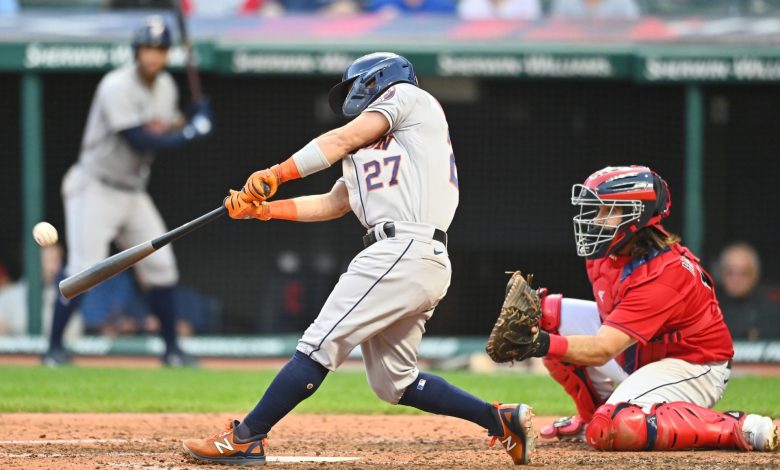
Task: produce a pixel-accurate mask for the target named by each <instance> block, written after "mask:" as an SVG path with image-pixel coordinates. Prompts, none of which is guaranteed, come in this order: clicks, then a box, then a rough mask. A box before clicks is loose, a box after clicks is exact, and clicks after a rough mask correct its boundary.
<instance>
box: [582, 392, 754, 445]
mask: <svg viewBox="0 0 780 470" xmlns="http://www.w3.org/2000/svg"><path fill="white" fill-rule="evenodd" d="M743 420H744V416H743V414H742V413H736V412H735V413H733V414H731V413H719V412H717V411H713V410H710V409H709V408H704V407H701V406H698V405H694V404H691V403H685V402H672V403H662V404H657V405H654V406H653V408H652V409H651V411H650V413H644V412H643V411H642V409H641V408H640V407H639V406H637V405H632V404H630V403H618V404H615V405H603V406H601V407H600V408H599V409H598V410H596V413H595V415H594V416H593V419H592V420H591V422H590V424H588V427H587V429H586V431H585V439H586V441H587V442H588V444H590V445H591V447H593V448H595V449H598V450H684V449H694V448H717V449H742V450H749V449H750V446H749V445H748V444H747V442H746V441H745V437H744V435H743V434H742V426H741V424H742V421H743Z"/></svg>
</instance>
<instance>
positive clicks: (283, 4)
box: [260, 0, 360, 16]
mask: <svg viewBox="0 0 780 470" xmlns="http://www.w3.org/2000/svg"><path fill="white" fill-rule="evenodd" d="M358 11H360V8H359V6H358V3H357V0H265V1H264V2H263V6H262V8H261V9H260V14H261V15H263V16H280V15H283V14H289V13H292V14H298V13H321V14H326V15H342V14H352V13H357V12H358Z"/></svg>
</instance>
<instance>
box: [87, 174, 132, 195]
mask: <svg viewBox="0 0 780 470" xmlns="http://www.w3.org/2000/svg"><path fill="white" fill-rule="evenodd" d="M96 178H97V179H98V181H100V182H101V183H103V184H104V185H106V186H108V187H109V188H112V189H118V190H119V191H126V192H128V193H134V192H136V191H140V188H137V187H135V186H133V185H130V184H125V183H122V182H121V181H114V180H112V179H109V178H105V177H103V176H96Z"/></svg>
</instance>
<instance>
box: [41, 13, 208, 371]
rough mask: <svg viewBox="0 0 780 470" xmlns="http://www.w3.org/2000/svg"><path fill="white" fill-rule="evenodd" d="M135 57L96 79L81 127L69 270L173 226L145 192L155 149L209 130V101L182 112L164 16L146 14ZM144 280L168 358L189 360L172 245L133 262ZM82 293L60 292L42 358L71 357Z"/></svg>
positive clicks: (70, 182) (67, 198) (68, 197)
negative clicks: (68, 334) (180, 337)
mask: <svg viewBox="0 0 780 470" xmlns="http://www.w3.org/2000/svg"><path fill="white" fill-rule="evenodd" d="M132 45H133V51H134V55H135V61H134V63H132V64H128V65H125V66H122V67H120V68H117V69H116V70H113V71H111V72H109V73H108V74H106V76H105V77H103V79H102V80H101V81H100V84H99V85H98V88H97V91H96V92H95V96H94V98H93V101H92V107H91V108H90V112H89V117H88V119H87V123H86V127H85V129H84V137H83V139H82V145H81V152H80V155H79V159H78V162H76V164H75V165H73V166H72V167H71V168H70V170H68V172H67V173H66V174H65V177H64V178H63V182H62V196H63V200H64V207H65V229H66V235H67V237H66V239H67V248H68V250H67V258H68V262H67V265H66V267H65V270H64V275H65V276H69V275H73V274H75V273H77V272H79V271H81V270H83V269H85V268H87V267H89V266H92V265H93V264H95V263H97V262H99V261H101V260H103V259H104V258H106V257H107V256H108V255H109V245H110V243H111V242H112V241H113V242H114V243H115V244H116V245H117V247H119V248H120V249H125V248H129V247H131V246H134V245H136V244H138V243H141V242H143V241H146V240H149V239H151V238H153V237H156V236H158V235H160V234H162V233H164V232H165V231H166V230H167V229H166V228H165V223H164V222H163V220H162V217H161V216H160V213H159V211H158V210H157V208H156V207H155V205H154V202H153V201H152V199H151V197H150V196H149V194H148V193H147V191H146V186H147V182H148V179H149V172H150V166H151V164H152V161H153V159H154V155H155V154H156V153H157V152H159V151H163V150H168V149H173V148H177V147H180V146H182V145H184V144H186V143H188V142H191V141H193V140H197V139H199V138H202V137H204V136H206V135H208V134H209V133H210V132H211V124H212V121H211V111H210V106H209V102H208V100H207V99H203V100H201V101H200V102H198V103H195V104H194V113H193V115H192V117H191V119H190V120H189V122H185V121H184V119H183V117H182V115H181V113H180V112H179V110H178V107H177V102H178V90H177V88H176V84H175V83H174V81H173V78H172V77H171V76H170V74H168V73H167V72H166V71H165V64H166V60H167V58H168V49H169V48H170V46H171V30H170V28H169V27H168V25H167V24H166V23H165V21H164V20H163V19H162V18H161V17H159V16H153V17H149V18H147V19H146V20H145V22H144V23H143V25H141V26H140V27H139V28H138V29H137V30H136V31H135V34H134V36H133V42H132ZM136 270H137V274H138V279H139V281H140V283H141V285H142V287H143V288H144V289H145V291H146V294H147V296H148V301H149V304H150V306H151V307H152V310H153V311H154V312H155V314H156V315H158V317H159V319H160V334H161V336H162V338H163V340H164V341H165V354H164V355H163V358H162V359H163V363H164V364H166V365H170V366H178V365H193V364H195V360H194V359H193V358H192V357H190V356H188V355H187V354H185V353H183V352H182V351H181V349H179V347H178V345H177V341H176V328H175V325H176V313H175V312H176V309H175V295H174V287H175V286H176V284H177V282H178V279H179V273H178V270H177V268H176V261H175V259H174V255H173V250H172V249H171V247H170V246H167V247H165V248H163V249H161V250H160V251H159V252H157V253H155V254H154V255H152V256H150V257H149V258H146V259H145V260H143V261H141V262H139V263H138V264H137V265H136ZM80 300H81V296H79V297H76V298H74V299H72V300H70V301H68V300H67V299H65V298H64V297H62V296H61V295H58V296H57V300H56V303H55V307H54V316H53V321H52V328H51V335H50V338H49V350H48V352H47V353H46V354H45V355H44V356H43V362H44V363H45V364H46V365H50V366H54V365H59V364H66V363H68V362H69V361H70V359H69V357H68V355H67V354H66V352H65V350H64V349H63V345H62V334H63V331H64V329H65V326H66V324H67V323H68V320H69V319H70V317H71V315H72V313H73V311H74V309H75V308H76V307H77V306H78V304H79V302H80Z"/></svg>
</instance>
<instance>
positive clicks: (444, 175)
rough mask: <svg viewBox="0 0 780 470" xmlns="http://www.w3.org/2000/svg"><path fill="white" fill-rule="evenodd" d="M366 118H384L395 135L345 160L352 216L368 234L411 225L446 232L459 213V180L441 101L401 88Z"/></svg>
mask: <svg viewBox="0 0 780 470" xmlns="http://www.w3.org/2000/svg"><path fill="white" fill-rule="evenodd" d="M363 112H380V113H382V115H384V116H385V117H386V118H387V120H388V121H389V122H390V130H389V131H388V133H387V135H386V136H385V137H384V138H383V139H380V140H379V141H378V142H376V143H375V144H372V145H370V146H369V147H366V148H363V149H360V150H358V151H357V152H355V153H354V154H352V155H349V156H347V157H345V158H344V159H343V160H342V162H343V163H342V167H343V171H344V182H345V183H346V186H347V190H348V191H349V203H350V206H351V207H352V211H353V212H354V213H355V214H356V215H357V217H358V219H360V222H361V223H362V224H363V225H364V226H365V227H366V228H369V227H372V226H374V225H376V224H377V223H380V222H386V221H405V222H417V223H424V224H430V225H433V226H435V227H437V228H439V229H441V230H445V231H446V230H447V228H448V227H449V226H450V223H451V222H452V218H453V217H454V215H455V209H456V208H457V207H458V198H459V192H458V175H457V169H456V167H455V157H454V155H453V152H452V146H451V145H450V139H449V129H448V125H447V119H446V117H445V116H444V111H442V109H441V106H440V105H439V103H438V101H436V99H435V98H434V97H433V96H431V95H430V94H429V93H428V92H426V91H425V90H422V89H421V88H418V87H416V86H414V85H411V84H408V83H400V84H397V85H394V86H392V87H390V88H389V89H388V90H387V91H385V93H384V94H383V95H382V96H380V97H379V98H377V99H376V101H374V102H373V103H372V104H371V105H370V106H368V107H367V108H366V110H365V111H363Z"/></svg>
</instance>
